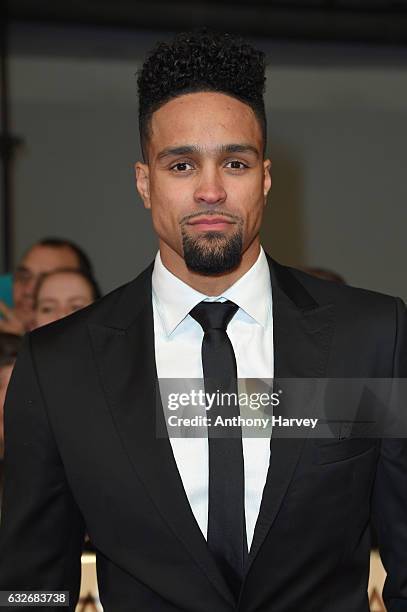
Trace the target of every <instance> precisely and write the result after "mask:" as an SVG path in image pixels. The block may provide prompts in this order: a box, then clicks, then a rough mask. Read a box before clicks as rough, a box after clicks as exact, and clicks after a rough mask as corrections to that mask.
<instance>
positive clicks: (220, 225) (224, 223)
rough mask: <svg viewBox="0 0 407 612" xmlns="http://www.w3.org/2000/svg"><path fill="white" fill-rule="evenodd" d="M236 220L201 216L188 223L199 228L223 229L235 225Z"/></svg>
mask: <svg viewBox="0 0 407 612" xmlns="http://www.w3.org/2000/svg"><path fill="white" fill-rule="evenodd" d="M234 224H235V221H231V220H228V219H226V218H225V217H199V218H198V219H192V220H191V221H188V225H192V226H194V227H196V229H199V230H209V231H216V230H223V229H226V228H227V227H228V225H234Z"/></svg>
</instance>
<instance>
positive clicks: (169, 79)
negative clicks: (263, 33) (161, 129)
mask: <svg viewBox="0 0 407 612" xmlns="http://www.w3.org/2000/svg"><path fill="white" fill-rule="evenodd" d="M137 77H138V78H137V84H138V93H139V129H140V141H141V148H142V152H143V156H144V158H146V145H147V143H148V138H149V135H150V122H151V117H152V114H153V113H154V112H155V111H156V110H158V109H159V108H160V107H161V106H163V105H164V104H165V103H166V102H168V101H169V100H171V99H173V98H176V97H178V96H181V95H183V94H187V93H194V92H201V91H214V92H219V93H224V94H227V95H230V96H232V97H234V98H237V99H238V100H240V101H241V102H243V103H245V104H247V105H248V106H250V107H251V108H252V110H253V112H254V114H255V115H256V117H257V119H258V121H259V124H260V127H261V130H262V134H263V141H264V148H265V145H266V134H267V124H266V114H265V109H264V100H263V93H264V90H265V81H266V77H265V56H264V53H263V52H262V51H259V50H257V49H254V48H253V47H252V46H251V45H250V44H248V43H247V42H245V41H243V40H242V39H240V38H235V37H233V36H231V35H230V34H226V33H224V34H221V33H211V32H208V31H206V30H200V31H196V32H182V33H180V34H178V35H177V36H176V37H175V38H174V40H173V41H172V42H171V43H164V42H162V43H159V44H158V45H157V46H156V47H155V48H154V49H153V51H152V52H151V54H150V55H149V56H148V57H147V59H146V61H145V62H144V64H143V66H142V68H141V70H140V71H138V73H137Z"/></svg>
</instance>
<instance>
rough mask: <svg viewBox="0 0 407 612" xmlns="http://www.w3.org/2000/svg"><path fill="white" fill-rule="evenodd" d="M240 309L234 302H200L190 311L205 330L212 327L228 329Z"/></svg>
mask: <svg viewBox="0 0 407 612" xmlns="http://www.w3.org/2000/svg"><path fill="white" fill-rule="evenodd" d="M238 310H239V306H238V305H237V304H234V303H233V302H230V301H226V302H200V303H199V304H197V305H196V306H195V308H193V309H192V310H191V312H190V313H189V314H190V315H191V317H192V318H193V319H195V321H197V322H198V323H199V325H200V326H201V327H202V329H203V330H204V332H207V331H209V330H210V329H223V330H224V331H226V328H227V326H228V325H229V322H230V321H231V319H232V318H233V316H234V315H235V314H236V312H237V311H238Z"/></svg>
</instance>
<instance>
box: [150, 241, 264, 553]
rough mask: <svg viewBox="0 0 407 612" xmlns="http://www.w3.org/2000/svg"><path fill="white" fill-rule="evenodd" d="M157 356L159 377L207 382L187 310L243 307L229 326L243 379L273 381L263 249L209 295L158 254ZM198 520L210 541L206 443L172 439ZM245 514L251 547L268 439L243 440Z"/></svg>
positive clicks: (198, 335) (199, 333) (199, 335)
mask: <svg viewBox="0 0 407 612" xmlns="http://www.w3.org/2000/svg"><path fill="white" fill-rule="evenodd" d="M152 288H153V313H154V338H155V358H156V365H157V374H158V378H159V379H160V378H180V379H181V378H184V379H187V378H191V379H197V378H200V379H202V378H203V372H202V359H201V345H202V340H203V330H202V328H201V326H200V325H199V323H198V322H197V321H195V319H193V318H192V317H191V316H190V315H189V312H190V310H192V308H194V306H196V305H197V304H198V303H199V302H201V301H203V300H209V301H224V300H231V301H232V302H234V303H235V304H237V305H238V306H239V310H238V311H237V312H236V314H235V316H234V317H233V318H232V320H231V322H230V323H229V325H228V328H227V334H228V336H229V338H230V341H231V343H232V346H233V349H234V352H235V357H236V364H237V374H238V377H239V378H263V379H271V378H273V371H274V351H273V314H272V312H273V311H272V293H271V281H270V272H269V266H268V263H267V259H266V256H265V254H264V251H263V249H262V248H261V250H260V254H259V257H258V258H257V261H256V262H255V264H254V265H253V266H252V267H251V268H250V270H248V271H247V272H246V274H244V275H243V276H242V277H241V278H240V279H239V280H238V281H236V283H234V284H233V285H232V286H231V287H229V289H227V290H226V291H224V292H223V293H222V294H221V295H219V296H217V297H213V296H212V297H208V296H206V295H204V294H202V293H199V291H196V290H195V289H193V288H192V287H190V286H189V285H187V284H186V283H184V282H183V281H182V280H180V279H179V278H177V277H176V276H174V275H173V274H172V273H171V272H170V271H169V270H168V269H167V268H166V267H165V266H164V265H163V263H162V261H161V257H160V253H159V252H158V253H157V256H156V258H155V264H154V271H153V276H152ZM170 442H171V446H172V451H173V453H174V458H175V461H176V464H177V467H178V471H179V473H180V476H181V480H182V483H183V486H184V489H185V492H186V495H187V498H188V501H189V504H190V506H191V509H192V512H193V514H194V516H195V519H196V521H197V523H198V525H199V527H200V529H201V531H202V533H203V534H204V536H205V538H206V537H207V528H208V484H209V482H208V481H209V467H208V465H209V464H208V440H207V438H175V437H171V438H170ZM242 443H243V458H244V482H245V513H246V532H247V542H248V547H249V549H250V546H251V543H252V540H253V533H254V528H255V525H256V521H257V517H258V514H259V509H260V503H261V498H262V494H263V488H264V485H265V482H266V476H267V470H268V465H269V460H270V440H269V439H268V438H266V437H257V438H253V437H252V438H247V437H243V440H242Z"/></svg>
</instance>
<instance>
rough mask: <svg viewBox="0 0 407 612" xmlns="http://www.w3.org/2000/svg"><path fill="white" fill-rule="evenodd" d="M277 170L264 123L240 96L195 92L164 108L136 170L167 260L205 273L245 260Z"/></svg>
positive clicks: (155, 117)
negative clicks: (266, 154) (266, 146)
mask: <svg viewBox="0 0 407 612" xmlns="http://www.w3.org/2000/svg"><path fill="white" fill-rule="evenodd" d="M269 169H270V161H269V160H266V161H264V160H263V138H262V132H261V128H260V125H259V122H258V120H257V118H256V116H255V115H254V112H253V111H252V109H251V108H250V107H249V106H247V105H246V104H244V103H242V102H240V101H239V100H236V99H235V98H232V97H230V96H227V95H225V94H220V93H213V92H202V93H193V94H187V95H183V96H180V97H178V98H175V99H173V100H171V101H169V102H168V103H167V104H165V105H164V106H162V107H161V108H160V109H158V110H157V111H156V112H155V113H154V114H153V116H152V120H151V135H150V139H149V142H148V164H141V163H138V164H136V174H137V187H138V190H139V192H140V194H141V196H142V198H143V201H144V205H145V207H146V208H151V212H152V220H153V225H154V229H155V231H156V233H157V235H158V237H159V241H160V250H161V254H162V255H164V256H165V259H166V261H167V262H173V263H174V264H175V265H176V263H177V260H178V263H179V259H180V258H182V259H184V260H185V263H186V265H187V267H188V268H190V269H192V270H194V271H197V272H201V273H204V274H219V273H220V274H221V273H222V272H225V271H227V270H229V269H232V268H233V267H235V266H237V265H238V264H239V262H240V257H241V255H242V253H244V252H245V251H246V250H247V249H248V248H249V247H251V246H252V245H253V243H254V242H258V233H259V229H260V225H261V219H262V214H263V209H264V205H265V201H266V196H267V193H268V191H269V189H270V186H271V178H270V173H269Z"/></svg>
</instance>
